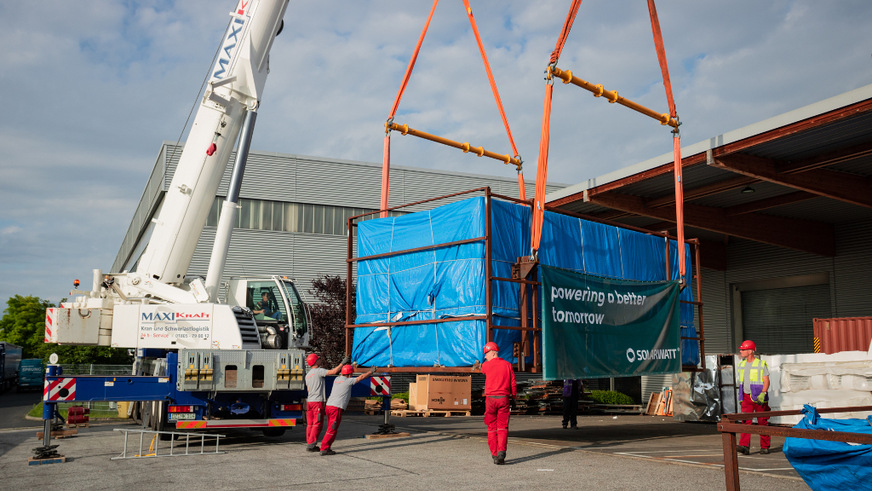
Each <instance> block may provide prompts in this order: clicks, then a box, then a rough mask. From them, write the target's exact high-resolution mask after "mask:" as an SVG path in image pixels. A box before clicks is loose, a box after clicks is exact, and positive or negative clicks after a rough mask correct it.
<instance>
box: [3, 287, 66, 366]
mask: <svg viewBox="0 0 872 491" xmlns="http://www.w3.org/2000/svg"><path fill="white" fill-rule="evenodd" d="M54 306H55V305H54V304H53V303H51V302H49V301H48V300H41V299H40V298H39V297H32V296H27V297H22V296H21V295H15V296H13V297H10V298H9V300H7V301H6V310H5V311H3V318H2V319H0V339H2V340H3V341H6V342H8V343H12V344H17V345H18V346H21V348H22V353H21V356H22V357H24V358H39V357H40V356H38V353H39V349H40V348H41V347H42V345H43V344H44V340H45V309H48V308H51V307H54Z"/></svg>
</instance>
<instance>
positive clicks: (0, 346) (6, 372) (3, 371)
mask: <svg viewBox="0 0 872 491" xmlns="http://www.w3.org/2000/svg"><path fill="white" fill-rule="evenodd" d="M20 364H21V346H16V345H14V344H11V343H7V342H5V341H2V342H0V377H2V379H0V392H5V391H7V390H9V389H11V388H12V387H15V386H16V385H18V367H19V365H20Z"/></svg>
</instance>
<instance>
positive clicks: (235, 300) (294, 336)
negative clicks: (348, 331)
mask: <svg viewBox="0 0 872 491" xmlns="http://www.w3.org/2000/svg"><path fill="white" fill-rule="evenodd" d="M225 297H226V302H227V303H228V304H229V305H234V306H239V307H245V308H246V309H247V310H249V311H251V312H252V313H253V315H254V321H255V323H256V324H257V326H258V329H259V330H261V333H262V334H261V344H262V345H263V346H264V347H265V348H279V349H281V348H285V347H304V346H307V345H308V341H309V324H310V323H311V318H310V314H309V309H308V308H307V307H306V304H305V303H303V299H302V298H301V296H300V293H299V291H298V290H297V287H296V285H295V284H294V282H293V281H292V280H291V279H290V278H288V277H287V276H270V277H267V278H264V277H233V278H230V280H229V281H228V283H227V289H226V294H225ZM261 302H264V303H266V305H265V306H261V305H260V303H261ZM262 307H266V308H262ZM264 333H265V335H264Z"/></svg>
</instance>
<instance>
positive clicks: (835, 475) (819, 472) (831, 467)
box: [783, 405, 872, 491]
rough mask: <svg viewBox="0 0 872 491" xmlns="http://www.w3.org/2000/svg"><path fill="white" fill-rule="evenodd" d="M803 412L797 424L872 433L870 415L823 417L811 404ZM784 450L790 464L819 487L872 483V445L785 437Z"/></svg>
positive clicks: (843, 488) (844, 490)
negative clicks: (850, 417)
mask: <svg viewBox="0 0 872 491" xmlns="http://www.w3.org/2000/svg"><path fill="white" fill-rule="evenodd" d="M802 414H803V418H802V420H801V421H800V422H799V423H798V424H797V425H796V426H794V428H804V429H809V430H828V431H842V432H847V433H867V434H872V425H870V421H869V420H868V419H826V418H821V417H820V415H819V414H818V412H817V409H815V408H814V407H812V406H809V405H805V406H804V407H803V410H802ZM783 451H784V455H785V456H786V457H787V460H788V461H789V462H790V465H792V466H793V468H794V469H796V472H798V473H799V475H800V476H801V477H802V478H803V480H805V483H806V484H808V486H809V487H810V488H811V489H814V490H816V491H817V490H837V491H848V490H853V489H869V487H870V485H872V484H870V483H872V445H859V444H853V443H844V442H831V441H827V440H809V439H806V438H785V439H784V449H783Z"/></svg>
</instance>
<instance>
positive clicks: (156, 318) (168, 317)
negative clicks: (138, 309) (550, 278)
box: [142, 312, 209, 322]
mask: <svg viewBox="0 0 872 491" xmlns="http://www.w3.org/2000/svg"><path fill="white" fill-rule="evenodd" d="M208 318H209V314H207V313H206V312H198V313H196V314H191V313H188V312H143V313H142V321H143V322H176V321H179V320H195V319H196V320H205V319H208Z"/></svg>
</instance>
